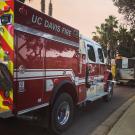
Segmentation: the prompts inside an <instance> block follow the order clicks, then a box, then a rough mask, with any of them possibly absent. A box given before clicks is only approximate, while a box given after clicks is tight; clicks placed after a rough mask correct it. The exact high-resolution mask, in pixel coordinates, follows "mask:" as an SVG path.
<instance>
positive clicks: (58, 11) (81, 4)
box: [26, 0, 123, 36]
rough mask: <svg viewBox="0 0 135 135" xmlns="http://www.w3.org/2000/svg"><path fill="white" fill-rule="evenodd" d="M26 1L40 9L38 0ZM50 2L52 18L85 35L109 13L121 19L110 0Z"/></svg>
mask: <svg viewBox="0 0 135 135" xmlns="http://www.w3.org/2000/svg"><path fill="white" fill-rule="evenodd" d="M26 3H27V4H29V5H30V6H32V7H34V8H36V9H38V10H40V0H31V2H30V3H29V2H28V1H27V2H26ZM48 3H49V0H46V13H47V14H48ZM52 3H53V17H54V18H56V19H58V20H60V21H62V22H64V23H66V24H68V25H71V26H73V27H75V28H77V29H79V30H80V33H81V34H84V35H86V36H91V33H92V32H93V31H95V26H99V25H100V24H101V23H102V22H104V20H105V18H107V17H108V16H109V15H114V16H116V17H117V18H118V19H119V20H120V22H122V20H123V18H122V16H121V15H120V14H118V11H117V7H115V6H114V5H113V2H112V0H52Z"/></svg>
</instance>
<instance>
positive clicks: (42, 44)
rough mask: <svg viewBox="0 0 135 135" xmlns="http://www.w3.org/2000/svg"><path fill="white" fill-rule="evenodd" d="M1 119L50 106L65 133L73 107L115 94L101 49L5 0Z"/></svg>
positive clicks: (1, 6)
mask: <svg viewBox="0 0 135 135" xmlns="http://www.w3.org/2000/svg"><path fill="white" fill-rule="evenodd" d="M0 57H1V58H0V117H1V118H8V117H11V116H19V115H22V114H26V113H28V112H34V111H35V110H39V109H41V108H42V109H43V110H44V108H45V107H47V106H48V107H49V108H50V109H49V110H50V122H49V123H50V125H51V128H52V130H53V131H55V132H57V133H60V132H62V131H64V130H65V129H66V128H67V127H68V126H69V125H70V124H71V122H72V119H73V114H74V106H75V105H81V104H83V103H85V102H87V101H91V102H92V101H95V100H97V99H99V98H102V97H103V98H104V99H105V100H106V101H110V100H111V98H112V95H113V82H112V74H111V72H110V70H109V69H108V68H107V65H106V64H105V58H104V53H103V51H102V47H101V46H100V45H99V44H98V43H96V42H94V41H92V40H90V39H88V38H85V37H83V36H81V35H80V34H79V31H78V30H77V29H75V28H73V27H71V26H68V25H66V24H64V23H62V22H60V21H58V20H56V19H54V18H51V17H49V16H47V15H45V14H43V13H41V12H39V11H37V10H35V9H33V8H31V7H29V6H26V5H24V4H23V3H21V2H19V1H17V0H8V1H7V0H5V1H4V0H3V1H0Z"/></svg>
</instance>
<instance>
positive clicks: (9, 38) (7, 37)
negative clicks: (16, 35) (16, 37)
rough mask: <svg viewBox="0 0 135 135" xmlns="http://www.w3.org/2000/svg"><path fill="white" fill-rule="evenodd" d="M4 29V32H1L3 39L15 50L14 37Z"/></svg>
mask: <svg viewBox="0 0 135 135" xmlns="http://www.w3.org/2000/svg"><path fill="white" fill-rule="evenodd" d="M2 28H3V29H4V32H3V33H2V32H1V33H0V35H1V36H2V37H3V39H4V40H5V41H6V43H7V44H8V45H9V47H10V48H11V49H12V50H13V37H12V36H11V35H10V33H9V32H8V30H7V29H6V28H5V27H4V26H2Z"/></svg>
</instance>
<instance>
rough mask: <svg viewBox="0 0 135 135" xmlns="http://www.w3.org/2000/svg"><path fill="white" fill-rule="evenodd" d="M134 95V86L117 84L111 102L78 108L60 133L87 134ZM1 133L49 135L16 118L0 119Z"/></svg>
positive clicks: (98, 102)
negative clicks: (72, 119) (71, 122)
mask: <svg viewBox="0 0 135 135" xmlns="http://www.w3.org/2000/svg"><path fill="white" fill-rule="evenodd" d="M133 95H135V87H129V86H121V87H120V86H117V87H115V89H114V96H113V99H112V101H111V102H109V103H105V102H103V100H101V99H100V100H98V101H96V102H93V103H90V104H88V105H87V107H85V108H81V109H80V108H78V109H76V112H75V118H74V122H73V124H72V126H71V127H70V128H69V129H68V130H67V131H65V132H64V133H63V134H62V135H87V134H88V133H91V132H92V131H93V130H94V129H95V128H96V127H97V126H99V125H100V124H101V123H102V122H103V121H104V120H105V119H106V118H108V117H109V115H110V114H112V113H113V112H114V111H115V110H116V109H117V108H119V107H120V106H121V105H122V104H123V103H124V102H125V101H127V100H128V99H129V98H130V97H132V96H133ZM0 134H1V135H49V133H47V131H46V129H44V128H43V127H40V126H37V125H33V124H31V123H29V122H27V121H24V120H18V119H16V118H10V119H6V120H5V119H0Z"/></svg>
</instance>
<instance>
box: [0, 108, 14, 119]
mask: <svg viewBox="0 0 135 135" xmlns="http://www.w3.org/2000/svg"><path fill="white" fill-rule="evenodd" d="M12 116H13V114H12V111H10V110H6V109H2V108H0V118H10V117H12Z"/></svg>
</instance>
